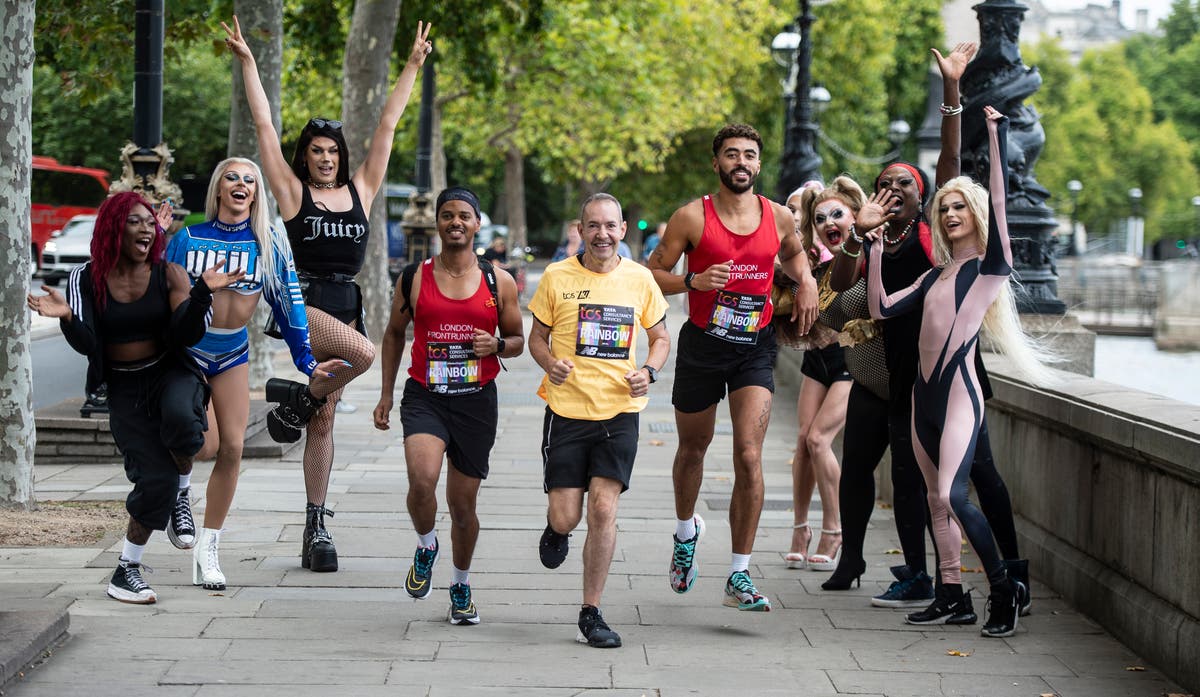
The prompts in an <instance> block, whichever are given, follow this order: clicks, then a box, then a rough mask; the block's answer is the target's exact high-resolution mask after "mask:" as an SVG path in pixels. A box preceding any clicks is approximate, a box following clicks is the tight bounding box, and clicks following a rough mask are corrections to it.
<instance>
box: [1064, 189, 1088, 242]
mask: <svg viewBox="0 0 1200 697" xmlns="http://www.w3.org/2000/svg"><path fill="white" fill-rule="evenodd" d="M1067 191H1069V192H1071V240H1070V242H1069V243H1068V244H1067V245H1066V249H1065V250H1064V251H1063V254H1064V255H1065V256H1071V255H1073V254H1076V255H1082V254H1083V251H1084V244H1083V240H1081V239H1080V238H1079V223H1078V218H1077V216H1076V211H1077V210H1079V192H1080V191H1083V182H1081V181H1079V180H1078V179H1072V180H1071V181H1069V182H1067Z"/></svg>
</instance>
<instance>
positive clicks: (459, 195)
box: [434, 186, 480, 220]
mask: <svg viewBox="0 0 1200 697" xmlns="http://www.w3.org/2000/svg"><path fill="white" fill-rule="evenodd" d="M447 201H462V202H464V203H466V204H468V205H469V206H471V208H472V210H474V211H475V219H476V220H479V219H480V215H479V197H478V196H476V195H475V193H474V192H472V191H471V190H470V189H468V188H466V187H465V186H452V187H450V188H449V189H442V193H440V194H438V197H437V207H436V208H435V209H434V215H437V214H439V213H441V212H442V206H444V205H445V204H446V202H447Z"/></svg>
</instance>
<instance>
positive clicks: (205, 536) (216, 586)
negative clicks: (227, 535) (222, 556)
mask: <svg viewBox="0 0 1200 697" xmlns="http://www.w3.org/2000/svg"><path fill="white" fill-rule="evenodd" d="M220 541H221V531H220V530H212V529H209V528H204V529H202V530H201V531H200V539H198V540H197V541H196V547H195V549H193V550H192V585H193V586H204V589H205V590H210V591H223V590H225V574H223V573H221V562H220V560H219V559H218V558H217V552H218V548H219V546H220Z"/></svg>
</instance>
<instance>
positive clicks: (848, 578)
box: [821, 557, 867, 591]
mask: <svg viewBox="0 0 1200 697" xmlns="http://www.w3.org/2000/svg"><path fill="white" fill-rule="evenodd" d="M841 562H842V563H841V564H838V568H837V570H836V571H834V572H833V575H832V576H830V577H829V580H827V581H825V583H822V584H821V589H822V590H827V591H848V590H850V584H852V583H853V584H854V585H855V586H857V587H859V588H861V587H862V575H863V574H865V573H866V572H867V562H865V561H864V560H862V559H859V560H858V561H857V562H852V561H847V560H846V558H845V557H843V558H842V560H841Z"/></svg>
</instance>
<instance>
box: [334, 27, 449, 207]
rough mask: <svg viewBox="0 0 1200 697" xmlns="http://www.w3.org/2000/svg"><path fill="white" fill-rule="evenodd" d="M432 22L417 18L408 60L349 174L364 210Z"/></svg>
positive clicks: (383, 171) (383, 168)
mask: <svg viewBox="0 0 1200 697" xmlns="http://www.w3.org/2000/svg"><path fill="white" fill-rule="evenodd" d="M431 26H433V25H431V24H426V23H424V22H420V21H419V22H417V34H416V36H415V37H414V38H413V45H412V51H411V52H410V53H409V54H408V62H407V63H405V64H404V70H402V71H400V77H399V79H397V80H396V86H395V87H394V88H392V93H391V94H390V95H388V99H387V103H385V104H384V105H383V114H381V115H380V117H379V125H378V126H376V127H375V135H373V136H371V146H370V148H368V149H367V157H366V159H365V160H363V163H362V165H361V166H360V167H359V168H358V170H357V171H356V172H355V173H354V176H353V177H352V179H353V180H354V187H355V188H356V189H358V197H359V199H360V200H361V201H362V205H363V208H364V209H366V210H370V209H371V202H372V201H374V200H375V194H376V192H378V191H379V188H380V187H381V186H383V179H384V177H385V176H386V175H387V166H388V158H390V157H391V155H392V139H393V138H394V137H395V135H396V125H397V124H399V123H400V116H401V115H402V114H404V107H405V106H407V105H408V97H409V95H411V94H412V88H413V84H414V83H416V81H417V72H418V71H420V69H421V66H422V65H424V64H425V57H426V56H428V55H429V54H430V52H432V51H433V44H431V43H429V40H428V37H429V29H430V27H431ZM343 157H344V155H343Z"/></svg>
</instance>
